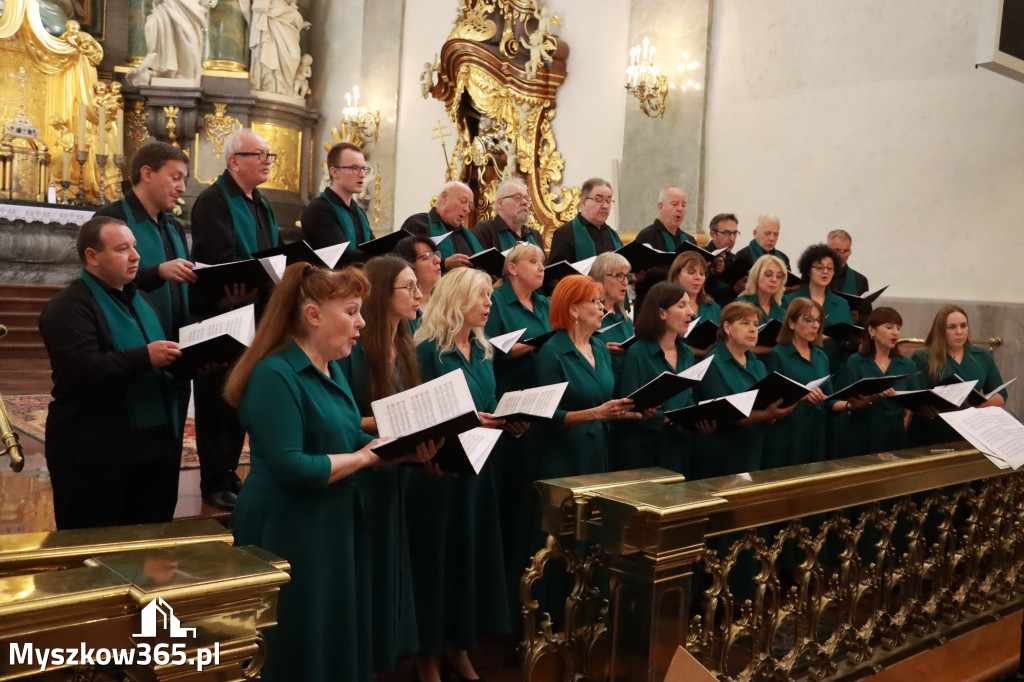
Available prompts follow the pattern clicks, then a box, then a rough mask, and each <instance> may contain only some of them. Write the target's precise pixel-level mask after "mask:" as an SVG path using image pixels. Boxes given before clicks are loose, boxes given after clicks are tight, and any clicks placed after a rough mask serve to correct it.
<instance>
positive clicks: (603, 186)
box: [548, 178, 622, 263]
mask: <svg viewBox="0 0 1024 682" xmlns="http://www.w3.org/2000/svg"><path fill="white" fill-rule="evenodd" d="M580 194H581V196H580V207H579V213H578V214H577V216H576V217H575V218H573V219H572V220H571V221H569V222H567V223H566V224H564V225H562V226H561V227H559V228H558V229H557V230H555V234H554V235H553V236H552V238H551V253H550V254H549V255H548V263H557V262H558V261H562V260H565V261H569V262H570V263H575V262H576V261H579V260H583V259H584V258H590V257H591V256H597V255H600V254H602V253H605V252H606V251H615V250H616V249H621V248H622V240H621V239H619V235H617V234H616V233H615V230H613V229H612V228H610V227H608V225H607V224H605V221H606V220H608V215H609V214H610V213H611V212H612V186H611V184H609V182H608V181H607V180H602V179H601V178H590V179H589V180H587V181H586V182H584V183H583V187H582V188H581V190H580Z"/></svg>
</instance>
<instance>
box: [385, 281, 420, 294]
mask: <svg viewBox="0 0 1024 682" xmlns="http://www.w3.org/2000/svg"><path fill="white" fill-rule="evenodd" d="M399 289H405V290H406V291H408V292H409V295H410V296H416V292H420V293H423V290H422V289H420V285H419V283H418V282H413V283H412V284H407V285H405V286H404V287H391V290H392V291H398V290H399Z"/></svg>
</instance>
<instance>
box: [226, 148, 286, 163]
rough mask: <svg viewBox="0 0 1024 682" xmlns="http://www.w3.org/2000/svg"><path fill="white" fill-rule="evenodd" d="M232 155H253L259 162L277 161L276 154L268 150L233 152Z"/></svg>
mask: <svg viewBox="0 0 1024 682" xmlns="http://www.w3.org/2000/svg"><path fill="white" fill-rule="evenodd" d="M232 156H255V157H256V158H257V159H259V161H260V163H266V162H268V161H269V162H270V163H274V162H275V161H277V154H271V153H270V152H262V151H261V152H235V153H234V154H232Z"/></svg>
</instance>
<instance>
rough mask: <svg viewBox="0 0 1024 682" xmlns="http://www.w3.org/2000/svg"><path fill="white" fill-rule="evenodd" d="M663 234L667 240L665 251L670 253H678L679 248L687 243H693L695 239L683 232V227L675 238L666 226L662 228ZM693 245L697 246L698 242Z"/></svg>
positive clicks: (677, 231)
mask: <svg viewBox="0 0 1024 682" xmlns="http://www.w3.org/2000/svg"><path fill="white" fill-rule="evenodd" d="M661 232H662V238H663V239H664V240H665V250H666V251H669V252H674V251H677V250H678V249H679V247H680V246H682V245H683V244H685V243H686V242H693V238H692V237H691V236H690V235H688V234H686V233H685V232H683V228H682V227H680V228H679V229H678V230H676V234H675V236H673V235H672V233H671V232H669V231H668V228H667V227H664V226H662V228H661ZM677 237H678V240H677ZM693 243H694V244H696V242H693Z"/></svg>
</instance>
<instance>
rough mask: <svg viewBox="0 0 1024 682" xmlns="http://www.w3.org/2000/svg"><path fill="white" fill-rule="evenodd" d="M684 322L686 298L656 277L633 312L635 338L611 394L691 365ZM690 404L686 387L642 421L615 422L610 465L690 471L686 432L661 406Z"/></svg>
mask: <svg viewBox="0 0 1024 682" xmlns="http://www.w3.org/2000/svg"><path fill="white" fill-rule="evenodd" d="M689 324H690V298H689V295H688V294H687V293H686V290H685V289H684V288H683V287H682V286H681V285H679V284H673V283H672V282H658V283H657V284H655V285H654V286H653V287H652V288H651V290H650V291H649V292H648V293H647V296H646V299H645V302H644V306H643V308H641V309H640V312H639V313H637V319H636V336H637V340H636V342H635V343H634V344H633V345H632V346H630V347H629V350H628V351H626V358H625V360H624V361H623V363H622V371H621V372H620V373H619V378H618V381H617V382H616V384H615V395H617V396H622V397H625V396H627V395H629V394H630V393H632V392H633V391H635V390H636V389H638V388H640V387H641V386H643V385H644V384H646V383H647V382H649V381H651V380H652V379H654V378H655V377H657V376H659V375H660V374H661V373H662V372H672V373H673V374H678V373H679V372H682V371H683V370H686V369H688V368H689V367H691V366H692V365H693V351H692V350H690V347H689V346H687V345H686V343H684V342H683V338H682V335H683V334H685V333H686V329H687V327H688V326H689ZM692 404H693V398H692V396H691V391H690V390H689V389H687V390H686V391H683V392H682V393H680V394H679V395H677V396H675V397H673V398H671V399H669V400H668V401H666V402H665V403H664V404H663V405H661V406H659V407H658V408H657V410H656V411H655V414H654V417H653V418H651V419H647V420H643V421H630V422H622V423H620V424H615V428H614V429H613V432H614V435H615V444H616V447H615V455H614V459H615V461H613V462H612V466H613V468H614V469H642V468H644V467H653V466H661V467H665V468H666V469H672V470H673V471H678V472H679V473H681V474H684V475H686V476H687V477H688V476H689V475H690V471H689V455H690V444H691V442H692V438H690V437H689V436H688V435H687V434H686V432H685V431H683V430H682V429H681V428H679V427H677V426H675V425H673V424H672V423H671V422H668V421H667V420H666V419H665V411H666V410H674V409H678V408H680V407H686V406H688V405H692Z"/></svg>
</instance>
